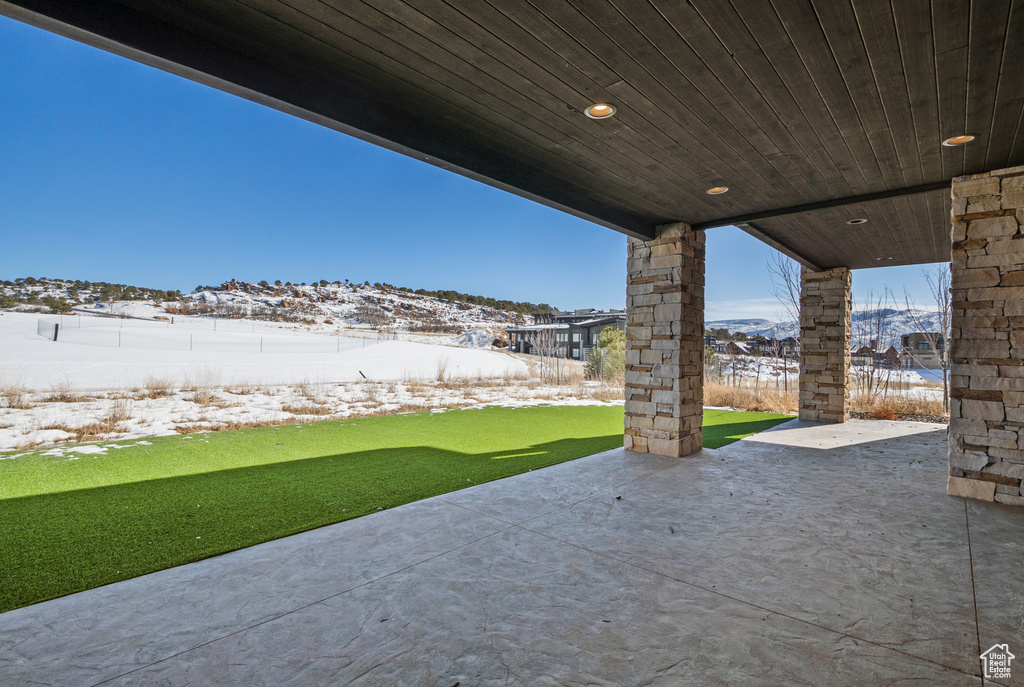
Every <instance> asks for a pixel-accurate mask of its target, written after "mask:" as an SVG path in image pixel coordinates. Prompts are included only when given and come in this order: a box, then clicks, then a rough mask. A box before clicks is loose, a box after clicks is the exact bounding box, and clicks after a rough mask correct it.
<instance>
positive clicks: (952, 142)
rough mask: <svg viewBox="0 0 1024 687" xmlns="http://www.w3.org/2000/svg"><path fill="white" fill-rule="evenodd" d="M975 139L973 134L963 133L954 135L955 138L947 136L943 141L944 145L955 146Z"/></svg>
mask: <svg viewBox="0 0 1024 687" xmlns="http://www.w3.org/2000/svg"><path fill="white" fill-rule="evenodd" d="M974 139H975V136H974V135H973V134H961V135H960V136H954V137H953V138H947V139H946V140H945V141H943V142H942V145H944V146H948V147H953V146H962V145H963V144H964V143H970V142H971V141H973V140H974Z"/></svg>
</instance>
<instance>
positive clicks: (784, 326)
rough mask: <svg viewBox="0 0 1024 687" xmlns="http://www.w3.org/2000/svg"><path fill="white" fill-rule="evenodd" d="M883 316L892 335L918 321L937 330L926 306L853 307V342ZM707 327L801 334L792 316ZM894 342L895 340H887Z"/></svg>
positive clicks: (934, 315)
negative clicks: (789, 319) (898, 307)
mask: <svg viewBox="0 0 1024 687" xmlns="http://www.w3.org/2000/svg"><path fill="white" fill-rule="evenodd" d="M879 316H880V317H882V318H883V319H884V322H885V325H884V329H885V330H887V331H889V332H891V334H892V337H893V338H894V339H898V338H899V337H900V336H903V335H904V334H910V333H911V332H917V331H921V327H919V326H918V324H919V323H921V324H923V325H924V326H925V328H926V330H927V331H939V329H940V327H939V313H937V312H933V311H928V310H895V309H893V308H887V309H883V310H856V311H854V313H853V316H852V320H853V338H854V343H867V342H866V341H860V340H859V339H860V338H865V337H868V336H870V335H869V334H867V333H865V331H866V330H870V329H873V328H874V327H871V326H870V324H869V323H871V322H873V321H874V320H875V318H876V317H879ZM915 319H916V320H918V322H915ZM704 327H705V328H706V329H712V330H714V329H728V330H729V332H730V333H736V332H743V333H744V334H746V335H747V336H766V337H769V338H785V337H787V336H799V335H800V323H799V322H796V321H795V320H792V321H789V322H772V321H770V320H764V319H749V320H715V321H712V322H706V323H705V324H704ZM890 343H896V341H893V342H890Z"/></svg>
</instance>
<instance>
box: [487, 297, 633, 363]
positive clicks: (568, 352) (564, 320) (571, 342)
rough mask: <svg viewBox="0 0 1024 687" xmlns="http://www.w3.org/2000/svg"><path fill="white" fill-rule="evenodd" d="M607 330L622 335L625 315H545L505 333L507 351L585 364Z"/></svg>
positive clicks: (615, 312) (594, 312) (612, 312)
mask: <svg viewBox="0 0 1024 687" xmlns="http://www.w3.org/2000/svg"><path fill="white" fill-rule="evenodd" d="M607 327H613V328H615V329H619V330H622V331H625V329H626V313H625V312H624V311H622V310H609V311H599V310H594V309H592V308H586V309H581V310H574V311H573V312H571V313H562V312H554V313H544V314H541V315H536V316H535V317H534V323H533V324H530V325H527V324H517V325H516V326H515V327H510V328H508V329H506V330H505V331H506V332H507V333H508V349H509V350H510V351H512V352H514V353H527V354H531V355H550V356H555V357H558V358H571V359H573V360H586V359H587V358H588V357H589V356H590V351H591V349H592V348H593V347H594V346H595V345H596V344H597V340H598V337H599V336H600V335H601V332H602V331H604V329H605V328H607Z"/></svg>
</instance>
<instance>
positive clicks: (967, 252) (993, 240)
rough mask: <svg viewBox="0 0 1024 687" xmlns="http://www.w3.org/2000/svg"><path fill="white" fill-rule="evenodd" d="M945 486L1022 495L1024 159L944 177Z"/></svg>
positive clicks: (1014, 497)
mask: <svg viewBox="0 0 1024 687" xmlns="http://www.w3.org/2000/svg"><path fill="white" fill-rule="evenodd" d="M952 220H953V233H952V239H953V251H952V259H953V263H952V270H953V273H952V277H953V282H952V286H953V288H952V305H953V312H952V316H953V317H952V324H953V327H952V329H953V331H952V341H951V349H950V354H951V356H950V357H951V363H952V364H951V370H950V372H951V375H950V413H949V415H950V421H949V482H948V487H947V491H948V492H949V493H950V494H952V495H954V496H968V497H972V498H978V499H984V500H986V501H992V500H995V501H1000V502H1002V503H1008V504H1013V505H1018V506H1022V505H1024V496H1022V495H1021V479H1022V478H1024V450H1022V449H1024V429H1022V428H1024V232H1022V229H1024V227H1022V226H1021V225H1022V224H1024V167H1014V168H1012V169H1003V170H998V171H995V172H989V173H988V174H975V175H972V176H964V177H958V178H956V179H954V180H953V212H952Z"/></svg>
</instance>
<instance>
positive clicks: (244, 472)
mask: <svg viewBox="0 0 1024 687" xmlns="http://www.w3.org/2000/svg"><path fill="white" fill-rule="evenodd" d="M621 445H622V436H621V435H619V434H615V435H609V436H603V437H592V438H587V439H561V440H558V441H553V442H549V443H544V444H538V445H535V446H530V447H523V448H521V449H518V450H513V451H509V450H503V451H496V452H488V453H478V454H464V453H459V452H456V451H448V450H444V449H437V448H433V447H429V446H410V447H405V448H390V449H375V450H371V451H361V452H353V453H346V454H337V455H332V456H319V457H314V458H306V459H299V460H292V461H287V462H282V463H271V464H268V465H256V466H249V467H243V468H232V469H229V470H221V471H217V472H210V473H203V474H198V475H186V476H180V477H169V478H165V479H157V480H147V481H141V482H131V483H127V484H118V485H112V486H104V487H95V488H91V489H80V490H76V491H68V492H59V493H54V494H41V495H35V496H24V497H18V498H13V499H6V500H2V501H0V517H2V518H3V521H4V527H3V528H2V529H0V551H3V552H4V558H5V562H4V565H3V566H0V612H3V611H7V610H11V609H13V608H18V607H20V606H26V605H28V604H32V603H37V602H40V601H44V600H46V599H52V598H56V597H58V596H64V595H65V594H70V593H73V592H77V591H82V590H84V589H91V588H93V587H98V586H101V585H105V584H109V583H112V582H117V581H120V580H124V579H128V578H131V577H137V576H139V575H144V574H146V573H150V572H155V571H157V570H163V569H165V568H169V567H173V566H176V565H182V564H185V563H191V562H195V561H198V560H202V559H203V558H208V557H210V556H215V555H218V554H222V553H227V552H229V551H233V550H236V549H240V548H245V547H247V546H253V545H255V544H260V543H263V542H266V541H270V540H273V539H278V538H280V537H285V536H288V535H291V534H296V533H299V532H303V531H306V530H310V529H314V528H317V527H322V526H325V525H330V524H334V523H337V522H342V521H344V520H348V519H351V518H355V517H359V516H362V515H366V514H369V513H372V512H374V511H376V510H377V509H387V508H394V507H396V506H400V505H403V504H406V503H411V502H413V501H418V500H421V499H425V498H429V497H431V496H437V495H439V494H444V493H448V492H452V491H456V490H458V489H463V488H466V487H469V486H473V485H475V484H481V483H483V482H489V481H492V480H495V479H501V478H503V477H509V476H512V475H516V474H520V473H523V472H526V471H528V470H533V469H537V468H543V467H548V466H550V465H555V464H557V463H562V462H565V461H567V460H572V459H575V458H580V457H583V456H586V455H591V454H594V453H600V452H602V451H607V450H610V449H613V448H617V447H620V446H621Z"/></svg>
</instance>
